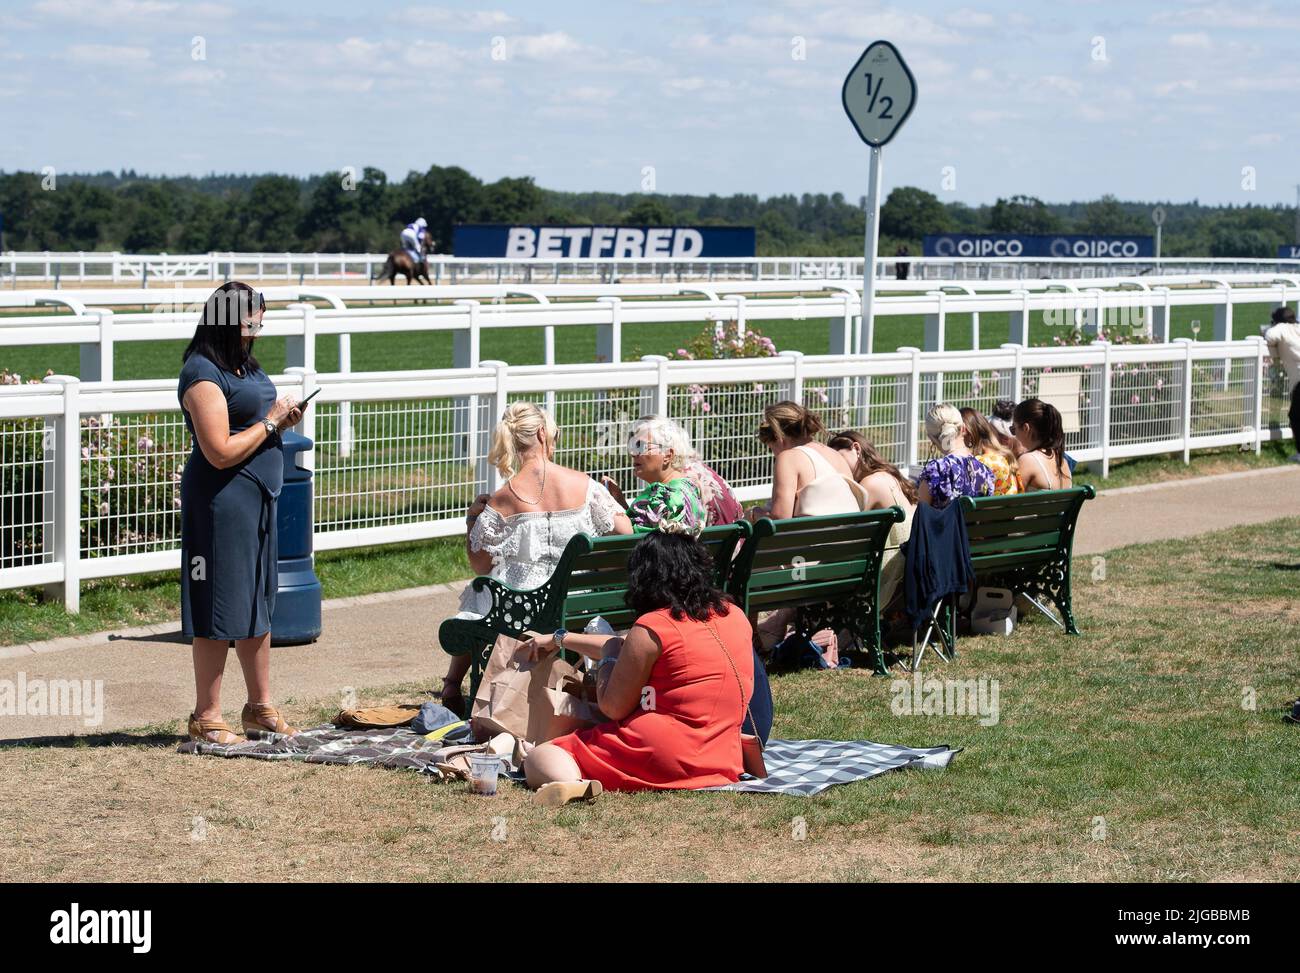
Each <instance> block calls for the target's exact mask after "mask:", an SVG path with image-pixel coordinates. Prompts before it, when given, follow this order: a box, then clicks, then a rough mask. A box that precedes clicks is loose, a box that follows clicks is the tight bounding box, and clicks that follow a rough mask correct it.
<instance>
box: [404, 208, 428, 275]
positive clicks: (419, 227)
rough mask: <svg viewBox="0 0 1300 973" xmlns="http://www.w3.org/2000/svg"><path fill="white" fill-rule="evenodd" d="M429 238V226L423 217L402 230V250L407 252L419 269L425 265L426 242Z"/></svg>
mask: <svg viewBox="0 0 1300 973" xmlns="http://www.w3.org/2000/svg"><path fill="white" fill-rule="evenodd" d="M428 236H429V224H428V223H426V222H425V219H424V217H423V216H421V217H419V218H418V219H416V221H415V222H414V223H408V224H406V228H405V229H404V230H402V235H401V244H402V249H403V250H405V251H406V252H407V255H408V256H410V258H411V261H412V262H413V263H414V264H415V266H417V267H419V266H421V265H423V264H424V241H425V240H426V239H428Z"/></svg>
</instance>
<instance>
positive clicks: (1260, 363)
mask: <svg viewBox="0 0 1300 973" xmlns="http://www.w3.org/2000/svg"><path fill="white" fill-rule="evenodd" d="M1282 303H1283V305H1284V306H1285V304H1286V302H1285V301H1283V302H1282ZM1251 340H1253V341H1254V342H1255V343H1256V348H1255V455H1256V456H1258V455H1259V450H1260V446H1261V445H1262V443H1263V441H1264V391H1265V388H1264V383H1265V381H1266V378H1265V375H1264V352H1266V351H1268V344H1267V343H1266V342H1265V341H1264V338H1263V336H1262V335H1252V336H1251ZM1291 431H1292V433H1294V432H1295V430H1294V429H1293V430H1291Z"/></svg>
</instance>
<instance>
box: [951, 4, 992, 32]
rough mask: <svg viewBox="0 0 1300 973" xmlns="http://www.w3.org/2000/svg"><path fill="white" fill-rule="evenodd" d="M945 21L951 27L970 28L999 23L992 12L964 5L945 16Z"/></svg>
mask: <svg viewBox="0 0 1300 973" xmlns="http://www.w3.org/2000/svg"><path fill="white" fill-rule="evenodd" d="M944 22H945V23H946V24H948V26H950V27H957V28H963V27H965V28H969V27H992V26H993V25H994V24H995V23H997V20H996V18H994V16H993V15H992V14H991V13H988V12H986V11H984V10H971V9H970V8H969V7H962V8H961V9H960V10H954V11H953V12H952V13H950V14H949V15H948V16H947V17H945V18H944Z"/></svg>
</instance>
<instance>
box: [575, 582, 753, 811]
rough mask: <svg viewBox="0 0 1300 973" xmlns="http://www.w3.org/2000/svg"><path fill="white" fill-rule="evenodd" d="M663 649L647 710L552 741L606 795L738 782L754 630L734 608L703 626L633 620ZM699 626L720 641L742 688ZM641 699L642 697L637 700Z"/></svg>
mask: <svg viewBox="0 0 1300 973" xmlns="http://www.w3.org/2000/svg"><path fill="white" fill-rule="evenodd" d="M636 624H637V625H641V626H643V627H645V628H647V629H649V630H650V631H651V632H653V633H654V634H655V635H656V636H658V638H659V644H660V645H661V646H662V647H663V651H662V652H661V653H660V655H659V658H658V659H657V660H656V661H655V664H654V667H653V668H652V669H651V670H650V680H649V682H648V683H647V685H648V686H651V687H653V689H654V695H653V699H654V708H653V709H642V708H640V707H638V708H637V709H635V710H633V711H632V714H631V715H630V716H627V717H624V718H623V719H622V720H620V721H617V722H613V721H611V722H609V723H601V724H599V725H598V726H593V727H590V728H589V729H586V730H579V731H577V732H576V733H569V734H566V735H565V736H562V737H557V738H556V739H554V740H552V741H551V743H553V744H555V746H557V747H560V748H562V749H564V750H566V751H568V753H570V754H571V755H572V756H573V759H574V760H575V761H577V763H578V766H579V767H580V768H581V769H582V776H583V777H586V778H588V779H591V780H598V781H600V782H601V783H602V784H603V785H604V786H605V787H606V788H607V789H609V790H620V791H638V790H680V789H689V788H696V787H713V786H715V785H718V784H730V783H734V782H735V781H737V780H739V779H740V775H741V773H742V771H743V764H742V762H741V755H740V725H741V722H742V721H743V719H744V707H745V704H746V702H747V701H748V700H749V697H750V696H751V695H752V694H753V692H754V652H753V649H752V640H753V637H754V632H753V628H752V627H751V626H750V624H749V619H747V618H746V617H745V616H744V614H743V613H742V612H741V611H740V609H739V608H738V607H736V606H735V605H732V604H728V605H727V613H726V614H725V615H715V616H713V617H712V618H711V619H709V621H708V622H707V623H705V622H697V621H695V620H694V619H690V618H685V619H682V620H680V621H678V620H675V619H674V618H673V617H672V616H671V615H670V614H669V613H668V610H667V609H660V610H658V611H653V612H649V613H648V614H645V615H642V616H641V617H640V618H638V619H637V620H636ZM706 625H712V626H713V628H714V631H716V632H717V633H718V637H719V638H721V639H722V642H723V644H724V645H726V647H727V650H728V651H729V652H730V653H731V658H732V660H733V661H734V662H735V664H736V671H737V672H738V673H739V674H740V683H741V685H743V686H744V696H743V697H742V696H741V692H740V686H738V685H737V684H736V675H735V673H733V672H732V669H731V665H730V664H729V663H728V662H727V657H726V656H725V655H723V653H722V649H721V648H720V647H719V646H718V643H717V641H715V640H714V638H713V636H712V635H710V634H709V632H708V630H707V628H706ZM643 698H645V697H643Z"/></svg>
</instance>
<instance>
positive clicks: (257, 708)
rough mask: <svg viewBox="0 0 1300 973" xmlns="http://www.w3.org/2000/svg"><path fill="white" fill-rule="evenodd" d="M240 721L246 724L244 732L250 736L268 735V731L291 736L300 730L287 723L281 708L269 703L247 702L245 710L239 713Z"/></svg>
mask: <svg viewBox="0 0 1300 973" xmlns="http://www.w3.org/2000/svg"><path fill="white" fill-rule="evenodd" d="M239 721H240V722H241V723H242V724H243V725H244V732H245V733H246V734H248V735H249V736H250V737H253V736H266V735H267V734H268V733H274V734H276V735H278V736H290V737H291V736H293V735H294V734H295V733H297V732H298V731H297V730H295V729H294V728H293V727H291V726H290V725H289V724H288V723H286V722H285V721H284V717H283V716H281V715H280V712H279V710H277V709H276V708H275V707H274V706H272V705H270V704H269V703H245V704H244V711H243V712H242V713H240V714H239Z"/></svg>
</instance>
